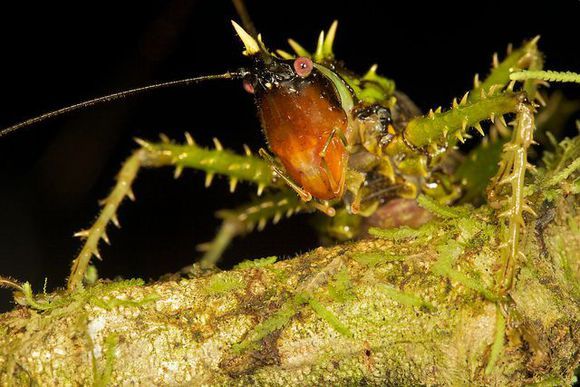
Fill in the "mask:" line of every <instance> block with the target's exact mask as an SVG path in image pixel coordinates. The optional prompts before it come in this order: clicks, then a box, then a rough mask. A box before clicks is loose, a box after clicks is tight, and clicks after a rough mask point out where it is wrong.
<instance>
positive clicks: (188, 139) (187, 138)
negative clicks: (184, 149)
mask: <svg viewBox="0 0 580 387" xmlns="http://www.w3.org/2000/svg"><path fill="white" fill-rule="evenodd" d="M185 142H186V143H187V145H190V146H194V145H195V141H194V140H193V137H191V134H189V132H185Z"/></svg>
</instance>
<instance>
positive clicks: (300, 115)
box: [244, 56, 348, 200]
mask: <svg viewBox="0 0 580 387" xmlns="http://www.w3.org/2000/svg"><path fill="white" fill-rule="evenodd" d="M254 61H255V62H254V68H253V70H252V71H250V75H249V76H247V77H246V79H245V80H244V88H245V89H246V91H249V92H251V93H252V94H254V96H255V98H256V104H257V106H258V111H259V115H260V119H261V122H262V128H263V129H264V133H265V136H266V139H267V141H268V144H269V147H270V149H271V151H272V152H273V153H274V154H275V155H276V156H277V157H278V159H279V160H280V162H281V163H282V165H283V166H284V168H285V171H286V173H287V174H288V176H289V177H290V178H291V179H292V180H293V181H294V182H295V183H296V184H297V185H299V186H300V187H301V188H302V189H303V190H304V191H305V192H307V193H308V194H310V195H312V196H313V197H314V198H316V199H320V200H332V199H336V198H340V197H341V196H342V194H343V191H344V181H345V170H346V164H347V151H346V146H345V144H344V142H343V140H342V139H343V138H344V135H345V133H346V131H347V126H348V117H347V112H346V111H345V110H344V109H343V106H342V104H341V100H340V96H339V95H338V93H337V90H336V88H335V86H334V85H333V83H332V81H331V80H330V79H329V78H328V77H327V76H326V75H325V74H323V73H322V72H321V71H320V70H319V67H318V66H315V65H314V63H313V62H312V60H311V59H310V58H305V57H299V58H296V59H294V60H281V59H278V58H275V57H273V56H269V57H267V58H266V59H264V58H263V57H259V56H256V57H255V59H254ZM329 71H330V70H329Z"/></svg>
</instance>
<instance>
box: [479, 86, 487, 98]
mask: <svg viewBox="0 0 580 387" xmlns="http://www.w3.org/2000/svg"><path fill="white" fill-rule="evenodd" d="M479 97H480V98H481V99H486V98H487V94H485V90H483V87H482V88H481V89H480V92H479Z"/></svg>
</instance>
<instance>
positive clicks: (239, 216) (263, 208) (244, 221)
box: [200, 190, 307, 269]
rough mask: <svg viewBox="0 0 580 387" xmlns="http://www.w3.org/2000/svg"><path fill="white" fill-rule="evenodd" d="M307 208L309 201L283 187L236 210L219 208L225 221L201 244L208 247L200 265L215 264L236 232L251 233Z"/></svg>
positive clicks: (207, 266)
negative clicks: (268, 223) (206, 241)
mask: <svg viewBox="0 0 580 387" xmlns="http://www.w3.org/2000/svg"><path fill="white" fill-rule="evenodd" d="M306 208H307V205H306V203H304V202H303V201H302V200H300V198H299V197H298V196H296V194H295V193H294V192H292V191H290V190H284V191H281V192H279V193H275V194H270V195H266V196H263V197H260V198H257V199H256V200H254V201H252V202H251V203H249V204H246V205H244V206H241V207H238V208H236V209H233V210H222V211H219V212H218V213H217V216H218V217H219V218H221V219H222V220H223V223H222V225H221V227H220V230H219V231H218V234H217V235H216V237H215V238H214V240H213V241H211V242H209V243H206V244H203V245H201V246H200V248H201V249H202V250H204V251H205V254H204V255H203V257H202V258H201V261H200V264H201V267H202V268H203V269H208V268H212V267H214V266H215V264H216V262H217V261H218V260H219V258H220V257H221V255H222V254H223V252H224V250H225V249H226V248H227V247H228V245H229V244H230V242H231V241H232V239H234V238H235V237H236V236H239V235H242V234H246V233H249V232H251V231H253V230H254V229H256V228H257V229H258V231H262V230H263V229H264V227H265V226H266V224H267V222H269V221H271V222H272V223H274V224H276V223H278V222H279V221H280V219H282V218H283V217H290V216H292V215H293V214H296V213H297V212H300V211H303V210H305V209H306Z"/></svg>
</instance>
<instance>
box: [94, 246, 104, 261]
mask: <svg viewBox="0 0 580 387" xmlns="http://www.w3.org/2000/svg"><path fill="white" fill-rule="evenodd" d="M93 255H94V256H95V257H97V259H98V260H99V261H102V260H103V258H101V253H99V250H97V249H95V250H94V251H93Z"/></svg>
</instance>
